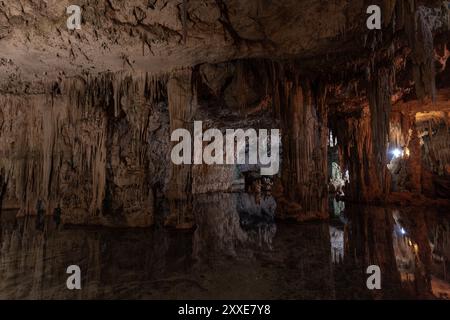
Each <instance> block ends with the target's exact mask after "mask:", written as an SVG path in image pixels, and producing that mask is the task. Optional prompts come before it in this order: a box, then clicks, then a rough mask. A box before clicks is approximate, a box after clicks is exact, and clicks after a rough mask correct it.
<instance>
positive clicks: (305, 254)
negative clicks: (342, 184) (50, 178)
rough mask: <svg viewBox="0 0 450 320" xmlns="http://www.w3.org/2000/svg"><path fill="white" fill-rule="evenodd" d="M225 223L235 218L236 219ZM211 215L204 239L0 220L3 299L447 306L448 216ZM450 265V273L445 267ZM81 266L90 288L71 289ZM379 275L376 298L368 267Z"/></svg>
mask: <svg viewBox="0 0 450 320" xmlns="http://www.w3.org/2000/svg"><path fill="white" fill-rule="evenodd" d="M226 215H234V216H233V217H231V218H230V217H229V216H226ZM226 215H225V217H224V219H226V222H222V223H219V221H217V217H213V216H211V215H205V216H202V217H201V218H200V219H198V220H199V221H197V227H196V229H195V230H190V231H180V230H171V229H167V228H163V227H158V226H155V227H153V228H149V229H112V228H97V227H67V226H59V227H57V226H56V224H55V222H54V221H53V220H52V219H51V218H50V217H49V218H47V220H46V221H45V222H44V224H42V225H39V226H38V224H36V221H35V219H34V218H18V219H17V218H16V217H15V214H14V212H12V211H4V212H3V213H2V218H1V225H0V230H1V238H0V240H1V252H0V298H1V299H12V298H15V299H55V298H57V299H88V298H90V299H374V298H375V299H416V298H440V299H447V298H449V297H450V289H449V288H450V282H449V281H450V272H449V271H448V267H446V265H445V264H446V263H448V259H449V258H448V257H449V256H450V252H449V251H448V250H449V247H448V243H449V241H448V239H449V231H450V230H449V226H450V215H449V214H448V213H442V212H435V211H433V210H431V209H427V210H418V209H417V208H400V209H399V208H397V209H396V208H382V207H359V206H358V207H356V206H349V207H348V208H346V211H345V214H342V215H341V216H335V217H333V218H332V219H330V221H326V222H311V223H302V224H298V223H290V222H279V221H276V222H275V221H272V222H267V221H266V222H264V221H260V220H257V219H253V221H254V224H253V225H251V224H248V223H247V224H245V226H244V225H243V224H242V221H240V218H239V213H238V212H235V213H233V212H227V213H226ZM445 262H446V263H445ZM73 264H75V265H78V266H80V268H81V273H82V289H81V290H73V291H71V290H68V289H67V288H66V280H67V277H68V275H67V274H66V269H67V267H68V266H69V265H73ZM370 264H377V265H379V266H380V268H381V272H382V282H381V286H382V288H381V290H374V291H371V290H368V289H367V286H366V279H367V277H368V276H369V275H367V274H366V268H367V266H368V265H370Z"/></svg>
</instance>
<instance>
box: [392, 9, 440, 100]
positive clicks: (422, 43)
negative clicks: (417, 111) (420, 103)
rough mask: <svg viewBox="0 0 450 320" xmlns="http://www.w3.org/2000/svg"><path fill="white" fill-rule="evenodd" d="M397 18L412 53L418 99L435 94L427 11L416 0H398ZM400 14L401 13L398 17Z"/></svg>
mask: <svg viewBox="0 0 450 320" xmlns="http://www.w3.org/2000/svg"><path fill="white" fill-rule="evenodd" d="M398 5H399V19H400V20H401V21H402V22H403V23H404V27H405V31H406V34H407V36H408V40H409V45H410V46H411V49H412V53H411V59H412V62H413V76H414V83H415V88H416V94H417V97H418V98H419V99H424V98H425V97H430V98H432V99H434V98H435V96H436V86H435V63H434V59H435V54H434V44H433V33H432V31H433V28H434V26H433V25H432V24H431V23H430V21H429V20H428V19H427V15H428V14H429V12H428V11H427V9H426V8H425V7H423V6H419V4H418V1H417V0H411V1H399V2H398ZM400 15H403V16H401V17H400Z"/></svg>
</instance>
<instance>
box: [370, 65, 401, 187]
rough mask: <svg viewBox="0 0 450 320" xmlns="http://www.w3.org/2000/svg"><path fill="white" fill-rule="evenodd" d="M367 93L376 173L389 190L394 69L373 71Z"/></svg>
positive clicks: (382, 184)
mask: <svg viewBox="0 0 450 320" xmlns="http://www.w3.org/2000/svg"><path fill="white" fill-rule="evenodd" d="M368 81H369V84H368V88H367V95H368V101H369V108H370V125H371V138H372V150H371V153H373V154H374V160H375V163H376V166H377V171H376V174H377V176H378V181H379V183H380V186H381V187H382V188H383V189H384V192H385V193H386V192H387V191H388V179H387V169H386V165H387V160H386V155H387V141H388V136H389V122H390V113H391V108H392V106H391V97H392V93H393V86H394V82H395V80H394V69H393V68H392V67H388V68H377V67H375V70H373V71H372V72H371V75H370V78H369V79H368Z"/></svg>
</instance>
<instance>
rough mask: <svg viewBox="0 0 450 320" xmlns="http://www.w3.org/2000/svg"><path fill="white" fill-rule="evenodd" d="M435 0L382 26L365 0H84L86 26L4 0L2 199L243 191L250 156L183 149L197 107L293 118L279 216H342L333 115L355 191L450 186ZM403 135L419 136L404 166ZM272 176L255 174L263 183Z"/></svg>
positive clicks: (241, 119) (257, 120)
mask: <svg viewBox="0 0 450 320" xmlns="http://www.w3.org/2000/svg"><path fill="white" fill-rule="evenodd" d="M437 2H439V1H417V2H416V1H413V2H408V4H405V2H404V1H381V2H380V4H382V9H383V15H385V17H387V18H386V19H384V20H383V21H384V25H383V30H381V31H368V30H367V29H366V28H365V17H366V15H365V8H364V4H362V3H359V2H355V3H352V4H348V3H347V1H338V2H334V3H333V4H331V3H328V2H325V3H324V2H323V1H314V0H308V1H294V0H290V1H245V2H242V1H237V0H236V1H234V0H233V1H226V2H225V1H209V0H204V1H203V0H202V1H193V2H192V1H191V2H189V1H188V2H187V3H188V4H187V5H186V4H184V5H182V3H181V2H180V3H177V1H175V2H167V3H166V4H165V5H164V4H163V2H161V1H155V2H154V3H153V2H152V3H150V4H149V2H148V1H139V0H136V1H131V2H127V3H126V4H125V2H120V1H105V2H102V1H100V2H96V4H95V5H94V4H91V3H88V1H85V2H83V1H82V3H80V5H82V6H83V5H84V7H83V8H84V11H83V12H84V15H83V21H84V24H83V26H82V30H81V31H76V32H71V31H70V32H69V31H67V30H66V29H64V26H60V25H59V21H60V20H64V19H63V16H62V14H63V12H64V10H63V9H64V6H65V5H66V4H67V3H65V2H55V1H53V2H48V1H47V2H44V1H22V2H21V3H22V9H21V10H19V9H18V8H17V6H16V5H14V4H5V3H2V4H1V5H0V11H1V13H2V14H0V17H2V18H1V20H0V26H1V28H0V30H1V33H0V46H1V47H2V48H3V49H2V52H1V56H0V105H1V106H2V108H1V109H0V146H1V159H0V169H1V171H0V176H1V179H0V187H1V189H0V190H1V191H2V193H1V196H2V200H3V201H2V206H3V207H9V208H17V209H19V210H20V211H19V214H21V215H29V214H36V208H37V203H38V202H39V200H41V201H42V203H43V205H44V207H45V210H46V212H47V213H49V214H51V213H52V212H53V211H54V209H55V208H58V207H60V208H61V209H62V212H63V214H62V218H63V222H64V223H73V224H102V225H109V226H149V225H151V224H153V223H154V221H155V219H159V218H162V219H163V220H164V221H165V223H166V225H170V226H176V227H179V228H189V227H192V226H193V225H194V224H195V214H194V213H195V212H194V211H195V207H194V203H193V201H192V196H193V194H205V193H214V192H232V191H236V190H235V186H236V185H237V184H238V182H239V181H241V180H243V179H244V173H245V174H247V176H250V175H251V174H250V173H251V171H252V170H253V169H248V170H247V171H244V170H242V168H239V167H238V166H234V167H233V166H218V167H213V166H204V165H201V166H200V165H197V166H195V165H194V166H188V165H181V166H179V165H174V164H173V163H171V161H170V150H171V147H172V146H173V144H172V143H171V141H170V134H171V132H172V131H174V130H176V129H179V128H184V129H187V130H189V131H192V125H193V121H195V120H199V121H203V123H204V124H205V125H206V126H208V127H210V128H219V129H220V130H223V129H225V128H251V127H254V128H267V129H280V130H281V133H282V163H281V170H280V175H279V176H276V177H274V179H273V181H270V184H271V185H272V186H273V188H271V196H273V197H274V199H275V200H276V202H277V214H278V216H279V217H280V218H294V219H297V220H299V221H304V220H309V219H323V218H327V217H328V182H329V178H330V177H329V176H328V168H327V166H328V154H327V153H328V142H329V141H328V137H329V133H330V130H331V132H332V134H333V136H334V137H336V139H337V149H338V150H339V161H338V162H339V164H340V167H341V168H342V169H343V170H344V171H346V170H348V172H349V183H348V184H347V185H346V186H345V188H344V189H345V190H344V191H345V196H346V199H347V200H351V201H354V202H365V203H372V202H382V203H384V202H386V201H393V202H396V201H398V202H402V201H409V202H414V201H418V202H420V203H421V204H423V203H425V202H426V199H425V197H428V198H431V199H437V198H444V199H445V198H447V199H448V194H449V190H450V182H449V181H450V178H449V176H450V169H449V168H450V157H449V154H450V152H449V150H450V146H449V134H448V119H449V109H450V106H449V104H448V101H449V89H448V88H449V87H450V78H449V77H448V74H449V73H450V70H449V65H448V64H447V63H446V62H447V58H448V56H449V55H448V48H449V47H450V46H449V32H448V26H447V25H446V24H445V23H446V21H447V19H446V18H447V17H446V16H445V14H446V11H445V10H444V9H443V8H442V7H441V6H440V3H437ZM344 7H345V10H344ZM3 17H7V19H6V20H5V19H4V18H3ZM183 17H184V18H183ZM255 17H256V18H255ZM318 25H320V28H318V27H317V26H318ZM30 31H34V32H30ZM30 37H31V38H30ZM361 39H364V41H360V40H361ZM37 43H40V46H37ZM18 53H20V54H18ZM3 56H5V58H3ZM36 56H38V57H39V58H38V59H39V61H40V63H37V61H36V63H33V61H35V60H36V58H35V57H36ZM30 61H31V62H30ZM433 99H434V101H435V104H431V103H430V101H432V100H433ZM430 111H432V113H431V112H430ZM427 117H428V118H427ZM391 148H407V149H408V153H409V155H407V156H405V157H404V158H403V159H402V161H398V162H397V163H396V164H395V168H396V170H397V171H395V170H394V171H395V172H394V171H392V170H388V167H387V164H388V163H389V162H390V161H391V160H392V159H391V157H390V155H389V152H390V149H391ZM405 152H406V149H405ZM249 172H250V173H249ZM257 179H260V177H258V178H257ZM257 179H256V180H257ZM244 180H245V179H244ZM261 181H262V180H261ZM259 183H260V182H256V183H255V184H254V185H253V186H252V188H245V189H246V190H247V191H248V189H252V190H253V191H252V192H253V193H255V194H257V195H258V197H259V193H260V189H261V185H259ZM415 196H418V197H415ZM439 203H440V204H448V203H445V202H439ZM163 209H164V210H163ZM163 211H164V214H165V213H166V212H165V211H168V214H167V215H164V214H163ZM158 215H159V216H158Z"/></svg>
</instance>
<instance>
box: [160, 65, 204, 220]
mask: <svg viewBox="0 0 450 320" xmlns="http://www.w3.org/2000/svg"><path fill="white" fill-rule="evenodd" d="M194 84H195V81H194V80H193V73H192V69H184V70H179V71H177V72H176V73H174V74H173V75H172V77H171V78H170V79H169V81H168V83H167V96H168V106H169V114H170V130H171V132H173V131H174V130H176V129H179V128H184V129H187V130H189V131H190V132H191V135H192V136H193V132H192V131H193V120H194V115H195V112H196V109H197V102H196V90H195V87H194ZM167 197H168V199H169V205H170V216H169V217H168V218H167V220H166V222H165V223H166V225H171V226H175V227H178V228H189V227H191V226H192V223H193V212H192V167H191V166H190V165H175V164H173V163H171V168H170V181H169V186H168V191H167Z"/></svg>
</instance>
